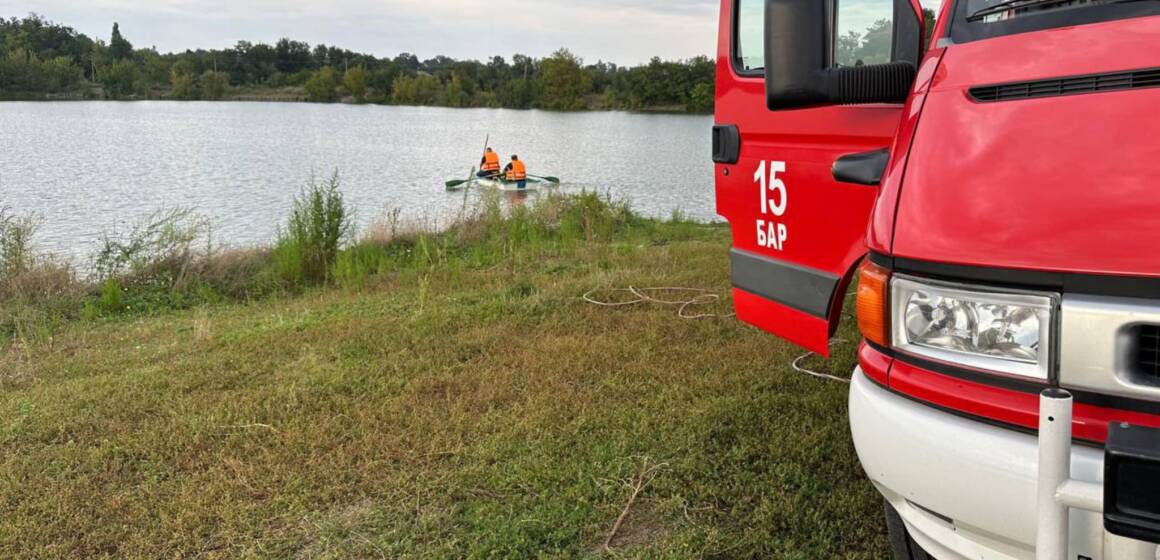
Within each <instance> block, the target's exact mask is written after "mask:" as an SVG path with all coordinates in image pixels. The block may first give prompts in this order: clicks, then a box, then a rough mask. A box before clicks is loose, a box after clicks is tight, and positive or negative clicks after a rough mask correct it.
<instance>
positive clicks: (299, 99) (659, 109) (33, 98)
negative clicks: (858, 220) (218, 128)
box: [0, 94, 713, 116]
mask: <svg viewBox="0 0 1160 560" xmlns="http://www.w3.org/2000/svg"><path fill="white" fill-rule="evenodd" d="M145 101H166V102H173V103H286V104H293V103H304V104H313V105H355V106H363V105H365V106H372V107H433V108H439V109H505V110H508V111H545V112H549V113H637V114H653V115H697V116H712V115H713V112H712V111H708V112H703V111H689V110H687V109H685V108H684V107H681V106H679V105H658V106H653V107H640V108H636V109H631V108H625V107H610V108H586V109H574V110H561V109H548V108H544V107H523V108H522V107H488V106H466V107H457V106H453V105H415V104H406V103H389V102H382V101H363V102H361V103H360V102H357V101H355V100H353V99H349V98H348V99H342V100H339V101H310V100H309V99H308V98H307V97H306V95H305V94H301V95H276V94H272V95H265V94H252V95H251V94H236V95H230V96H226V97H223V98H221V99H173V98H171V97H165V96H161V97H148V98H136V97H133V98H124V99H109V98H104V97H89V96H84V95H64V96H61V95H44V94H36V95H28V96H23V95H0V103H72V102H109V103H139V102H145Z"/></svg>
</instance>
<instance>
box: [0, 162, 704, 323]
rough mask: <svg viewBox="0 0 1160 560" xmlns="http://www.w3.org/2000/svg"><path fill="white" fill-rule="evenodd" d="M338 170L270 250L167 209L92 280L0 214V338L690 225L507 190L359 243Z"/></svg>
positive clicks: (581, 197)
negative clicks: (217, 241) (443, 223)
mask: <svg viewBox="0 0 1160 560" xmlns="http://www.w3.org/2000/svg"><path fill="white" fill-rule="evenodd" d="M340 187H341V185H340V181H339V176H338V174H337V173H335V174H334V175H332V176H331V177H330V179H328V180H326V181H322V182H319V181H314V180H312V181H310V182H309V183H307V185H306V186H305V187H304V188H303V190H302V192H301V193H300V194H299V196H298V197H296V198H295V201H294V205H293V207H292V209H291V211H290V214H289V216H288V217H287V220H286V223H285V225H284V226H283V228H282V229H281V230H280V232H279V235H278V238H277V242H276V244H275V245H274V247H273V248H250V249H233V250H226V251H223V250H218V249H215V247H214V246H213V243H212V235H211V228H210V224H209V223H208V222H207V221H206V220H205V218H203V217H201V216H200V215H198V214H197V213H196V212H194V211H193V210H192V209H185V208H178V209H170V210H162V211H159V212H156V213H154V214H153V215H151V216H149V217H148V218H146V219H144V220H142V221H140V222H138V223H137V224H135V225H133V226H132V227H130V228H128V229H127V230H124V231H116V230H114V231H111V232H109V233H106V234H104V235H103V237H102V239H101V245H100V249H99V251H98V252H97V254H96V255H95V256H94V258H93V259H92V270H91V273H90V275H89V277H88V279H87V282H83V281H80V280H78V278H77V275H76V274H75V273H74V271H73V270H72V269H71V267H69V266H68V265H67V264H64V263H61V262H58V261H55V260H53V259H51V258H47V257H37V256H35V255H34V254H33V251H32V249H31V247H32V241H33V239H32V238H33V234H34V233H35V230H36V227H35V226H36V222H35V220H32V219H30V218H21V217H18V216H15V215H14V214H12V213H11V212H9V211H7V210H2V211H0V341H3V339H4V338H6V335H7V337H8V338H10V337H12V336H15V337H17V338H29V337H31V338H46V337H50V336H51V334H52V332H53V331H54V330H55V328H56V326H57V325H59V324H61V323H63V322H67V321H70V320H74V319H78V318H79V319H90V320H92V319H100V318H110V317H114V316H118V315H123V314H126V313H133V314H151V313H156V312H161V311H165V310H171V309H184V308H189V307H196V306H200V305H206V304H216V303H221V302H229V301H251V300H255V299H258V298H263V297H268V296H271V295H278V294H283V293H295V292H299V291H301V290H304V289H308V288H311V287H315V286H322V285H336V286H339V287H341V288H343V289H346V290H362V289H365V288H368V287H371V286H373V285H375V284H376V283H379V282H381V281H382V280H383V279H387V278H392V277H395V276H397V275H399V274H408V273H410V274H414V275H415V276H412V278H416V277H419V278H421V277H424V276H425V275H429V274H431V273H432V272H434V271H435V270H436V269H439V268H451V269H453V270H462V269H468V268H480V267H491V266H496V265H503V266H507V267H510V266H514V265H515V264H518V262H519V261H520V260H521V259H535V258H543V257H546V256H556V255H560V254H562V253H567V252H569V251H574V250H576V249H577V248H578V247H581V246H584V245H590V244H593V243H607V242H613V241H616V242H622V241H626V240H631V239H634V238H640V239H646V238H647V239H651V240H653V241H654V242H655V240H656V239H658V238H662V239H663V238H687V237H689V236H690V235H693V234H695V231H696V228H698V227H703V226H701V225H699V224H695V223H693V222H692V221H691V220H688V219H687V218H685V217H684V216H683V215H680V214H674V216H673V219H672V220H669V221H665V222H661V221H656V220H645V219H642V218H640V217H637V216H636V215H634V214H633V213H632V212H631V211H630V210H629V208H628V205H627V204H625V203H622V202H617V201H614V200H612V199H611V198H610V197H609V196H608V195H606V194H605V195H601V194H599V193H595V192H584V193H580V194H577V195H559V194H548V195H545V196H542V197H539V198H538V199H537V200H536V201H535V202H534V203H531V204H527V205H518V206H510V207H508V206H505V204H504V201H503V199H502V198H501V197H500V196H499V195H498V193H492V194H491V195H488V196H485V197H484V198H483V199H482V200H481V201H480V202H479V203H478V204H477V205H476V206H475V207H473V208H471V209H470V210H469V211H467V212H465V213H463V214H462V215H461V216H459V217H458V218H457V219H456V221H455V222H454V223H452V224H450V225H449V226H447V227H446V228H444V229H443V230H437V229H436V228H434V227H433V226H432V225H431V224H430V223H428V222H427V221H406V220H404V219H403V218H402V213H401V211H400V210H398V209H395V210H390V211H388V212H386V213H385V214H384V216H383V217H382V218H381V219H380V220H378V221H376V222H375V223H374V224H373V225H372V226H371V227H370V228H368V229H367V230H366V231H365V232H364V233H363V235H361V236H356V232H355V230H354V227H353V225H352V221H351V210H350V208H348V207H347V205H346V202H345V200H344V199H343V195H342V191H341V188H340ZM424 295H425V294H424Z"/></svg>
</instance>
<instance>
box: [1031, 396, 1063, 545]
mask: <svg viewBox="0 0 1160 560" xmlns="http://www.w3.org/2000/svg"><path fill="white" fill-rule="evenodd" d="M1071 400H1072V399H1071V393H1068V392H1067V391H1064V390H1062V389H1048V390H1046V391H1044V392H1043V393H1041V394H1040V396H1039V482H1038V485H1039V486H1038V492H1037V495H1036V500H1037V501H1036V505H1037V507H1038V512H1037V513H1038V515H1037V517H1038V518H1039V520H1038V521H1039V523H1038V526H1037V530H1036V533H1035V558H1036V559H1037V560H1063V559H1065V558H1067V541H1068V534H1067V533H1068V531H1067V522H1068V515H1067V512H1068V508H1067V506H1066V505H1063V504H1062V503H1060V502H1059V501H1058V500H1056V499H1055V493H1056V491H1057V490H1058V489H1059V487H1060V485H1061V484H1063V483H1064V481H1066V480H1067V479H1068V478H1070V477H1071Z"/></svg>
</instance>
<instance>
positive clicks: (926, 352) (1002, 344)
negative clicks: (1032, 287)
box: [890, 276, 1057, 381]
mask: <svg viewBox="0 0 1160 560" xmlns="http://www.w3.org/2000/svg"><path fill="white" fill-rule="evenodd" d="M1056 299H1057V298H1056V297H1055V296H1053V295H1050V294H1036V293H1030V292H984V291H976V290H974V289H970V288H965V287H962V286H957V285H952V284H943V283H938V282H930V281H924V280H920V279H917V278H909V277H905V276H895V277H894V280H893V282H892V284H891V294H890V300H891V302H892V303H891V306H892V313H891V321H892V324H893V328H892V332H893V335H892V339H893V340H892V342H893V346H894V348H896V349H898V350H902V351H904V352H909V353H911V354H916V355H920V356H926V357H929V358H934V359H936V360H939V361H943V362H950V363H955V364H961V365H965V366H969V367H972V368H976V369H983V370H989V371H994V372H999V373H1006V374H1011V375H1018V376H1021V377H1031V378H1035V379H1039V380H1044V381H1046V380H1047V379H1048V374H1049V371H1050V370H1049V364H1050V360H1051V352H1052V328H1051V325H1052V315H1053V313H1054V312H1055V309H1056V307H1057V306H1056Z"/></svg>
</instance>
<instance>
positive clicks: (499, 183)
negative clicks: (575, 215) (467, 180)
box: [475, 177, 555, 192]
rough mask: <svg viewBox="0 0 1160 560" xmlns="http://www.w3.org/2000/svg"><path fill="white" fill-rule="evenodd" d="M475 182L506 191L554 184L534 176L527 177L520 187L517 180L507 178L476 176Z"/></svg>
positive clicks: (525, 189)
mask: <svg viewBox="0 0 1160 560" xmlns="http://www.w3.org/2000/svg"><path fill="white" fill-rule="evenodd" d="M475 183H476V184H477V185H479V186H481V187H487V188H493V189H499V190H501V191H506V192H521V191H538V190H540V189H541V188H543V187H548V186H554V185H555V183H552V182H550V181H545V180H543V179H539V178H535V177H528V180H527V185H525V186H524V188H522V189H521V188H520V187H519V183H518V182H517V181H508V180H507V179H501V178H499V177H496V178H490V177H476V179H475Z"/></svg>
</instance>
